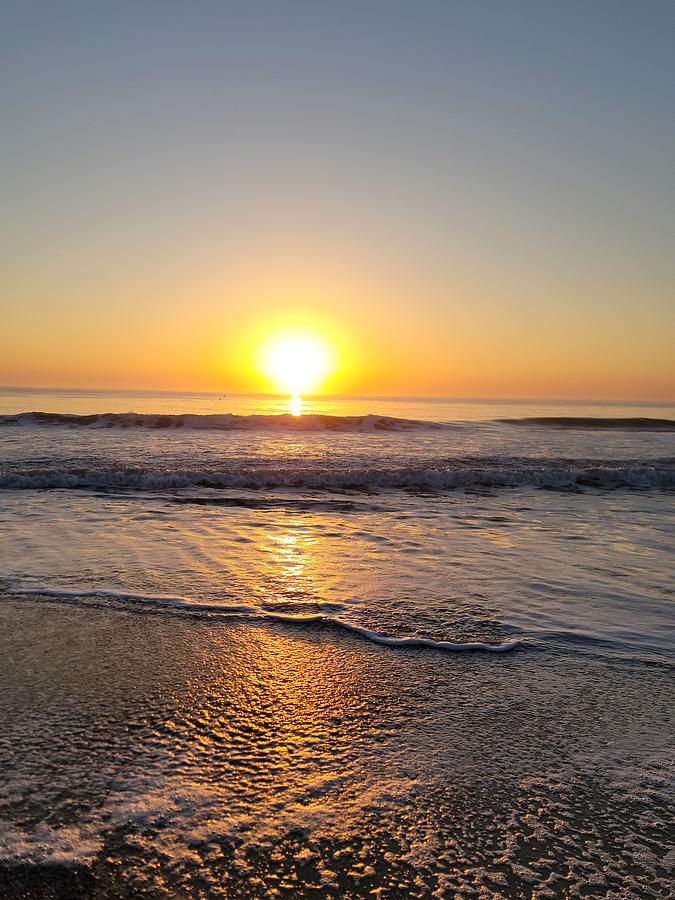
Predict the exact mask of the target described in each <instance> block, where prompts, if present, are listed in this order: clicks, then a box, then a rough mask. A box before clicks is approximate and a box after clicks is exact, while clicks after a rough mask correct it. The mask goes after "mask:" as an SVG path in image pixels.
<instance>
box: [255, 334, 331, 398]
mask: <svg viewBox="0 0 675 900" xmlns="http://www.w3.org/2000/svg"><path fill="white" fill-rule="evenodd" d="M258 367H259V369H260V371H261V372H262V374H263V375H264V376H265V378H266V379H267V380H268V381H269V382H270V384H271V386H272V387H273V388H274V390H275V391H278V392H279V393H280V394H292V395H300V394H307V393H312V392H313V391H316V390H317V389H318V388H319V387H320V386H321V384H322V382H323V381H324V380H325V379H326V378H327V377H328V375H330V374H331V372H332V370H333V369H334V368H335V354H334V352H333V350H332V348H331V347H330V346H329V345H328V343H327V342H326V341H325V340H324V339H323V338H322V337H321V336H320V335H319V334H316V333H315V332H312V331H301V330H296V329H293V330H289V331H278V332H275V333H274V334H272V335H270V337H268V338H267V340H266V341H265V342H264V343H263V344H262V346H261V348H260V352H259V355H258Z"/></svg>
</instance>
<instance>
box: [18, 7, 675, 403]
mask: <svg viewBox="0 0 675 900" xmlns="http://www.w3.org/2000/svg"><path fill="white" fill-rule="evenodd" d="M674 46H675V2H672V0H669V2H655V0H642V2H633V3H625V2H621V0H612V2H603V0H590V2H589V0H585V2H572V0H564V2H563V0H561V2H556V3H552V2H546V0H538V2H520V0H511V2H507V0H500V2H484V0H471V2H452V0H443V2H433V0H426V2H425V0H417V2H413V0H410V2H405V3H403V2H396V0H387V2H377V0H361V2H352V0H333V2H330V3H328V2H323V0H314V2H303V0H296V2H289V0H274V2H256V0H247V2H241V3H238V2H233V0H228V2H222V0H218V2H207V0H195V2H181V3H178V2H171V0H162V2H152V0H144V2H138V0H136V2H124V0H116V2H114V3H113V2H111V3H98V2H82V3H72V2H67V0H63V2H60V3H53V2H43V3H37V2H32V0H20V2H4V3H3V4H2V25H1V27H0V121H1V123H2V124H1V126H0V127H1V130H2V140H1V141H0V155H1V160H2V165H1V168H0V229H1V235H0V236H1V240H0V279H1V285H0V286H1V289H2V294H1V301H0V302H1V303H2V321H1V327H0V383H3V384H9V385H35V386H57V385H58V386H89V387H105V386H109V387H145V388H171V389H174V388H175V389H186V390H194V389H214V390H224V391H235V390H242V391H245V390H250V389H261V388H263V387H264V384H263V382H262V381H261V378H260V375H259V374H258V373H257V372H256V371H255V367H254V365H253V364H252V359H253V357H254V355H255V352H256V346H257V345H258V344H259V343H260V342H261V341H264V339H265V335H266V334H267V333H268V332H269V331H270V330H271V329H274V328H275V327H279V328H293V327H294V326H296V325H301V326H302V327H303V328H310V329H311V328H316V329H318V331H319V332H320V333H321V334H322V335H323V336H324V337H326V338H327V339H328V340H329V341H331V342H332V343H334V345H335V348H336V352H337V355H338V357H339V359H340V361H341V364H340V365H338V366H337V368H336V369H335V371H334V373H333V376H332V377H331V378H329V379H328V381H327V382H326V383H325V385H324V389H325V390H330V391H333V392H350V393H370V394H372V393H384V394H387V393H390V394H397V395H400V394H411V395H412V394H423V395H434V394H437V395H446V396H505V397H508V396H512V397H513V396H521V397H545V396H550V397H570V398H574V397H578V398H593V397H595V398H607V399H612V398H623V399H655V400H657V399H665V400H675V52H674V49H673V48H674Z"/></svg>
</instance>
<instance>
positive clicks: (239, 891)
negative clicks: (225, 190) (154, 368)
mask: <svg viewBox="0 0 675 900" xmlns="http://www.w3.org/2000/svg"><path fill="white" fill-rule="evenodd" d="M302 412H303V414H302V415H300V416H297V415H292V414H291V412H290V411H289V409H288V407H287V401H286V400H283V399H279V398H256V397H234V398H228V397H218V396H213V395H196V394H193V395H168V394H131V393H126V394H125V393H116V394H113V393H106V392H69V393H64V392H60V393H56V392H37V391H10V390H5V391H2V392H0V533H1V534H2V543H1V545H0V616H1V617H2V622H3V627H2V632H1V635H2V636H1V637H0V644H1V645H2V653H1V654H0V658H1V659H2V663H0V665H1V666H2V667H3V673H2V681H1V684H2V689H1V691H0V735H1V736H0V796H1V797H2V799H1V800H0V894H2V895H3V896H7V897H17V898H18V897H23V896H26V894H25V893H24V894H22V893H21V891H24V892H25V891H26V890H29V889H33V888H34V889H35V890H36V891H37V890H38V888H37V887H36V885H47V888H45V891H47V890H51V891H52V893H51V894H49V893H44V894H43V895H40V894H35V896H45V897H46V896H50V897H51V896H58V897H85V896H86V897H89V896H92V897H94V896H95V897H106V896H110V897H120V896H122V897H125V896H128V897H135V896H139V895H140V894H143V895H144V896H157V897H176V896H204V897H206V896H223V897H230V896H242V897H245V896H250V897H263V896H271V895H282V896H298V895H299V891H300V889H301V887H302V890H303V891H305V892H306V893H311V892H314V893H315V894H316V895H317V896H335V897H337V896H366V895H369V894H371V893H373V892H375V894H374V895H376V896H377V895H378V894H377V892H378V891H379V896H438V897H445V896H454V895H455V893H457V892H463V893H465V894H466V895H468V896H513V897H530V896H533V895H534V894H536V896H538V897H546V896H548V897H560V896H565V895H570V896H576V895H579V896H582V895H585V896H617V897H622V896H626V897H633V896H640V897H666V896H669V892H670V890H671V878H672V876H673V867H674V864H675V857H674V856H673V851H672V850H670V846H671V844H670V842H669V839H668V834H669V833H671V834H672V832H670V829H671V827H672V814H671V812H670V810H671V809H672V806H671V804H672V801H673V799H675V798H674V796H673V795H674V793H675V778H674V775H675V754H674V753H673V739H672V735H673V733H674V731H675V729H674V728H673V725H674V724H675V723H674V722H673V709H674V706H675V704H674V701H675V679H673V672H674V667H675V605H674V604H675V563H674V561H673V553H672V548H673V545H674V537H675V516H674V513H675V408H673V407H657V406H654V407H649V406H631V405H626V406H600V405H596V406H593V405H588V404H584V405H580V404H576V405H574V404H543V403H539V404H537V403H529V404H527V403H497V402H494V403H490V402H486V401H484V402H475V403H471V402H457V401H453V402H451V401H438V400H434V401H432V400H430V401H410V400H392V399H388V400H382V399H380V400H360V401H347V400H341V399H334V400H330V399H322V400H321V401H311V400H305V401H304V406H303V410H302ZM29 698H30V699H29ZM31 885H32V886H33V887H32V888H31ZM27 886H28V887H27ZM106 892H108V893H106ZM28 896H31V895H30V893H29V894H28Z"/></svg>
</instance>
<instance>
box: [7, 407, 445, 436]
mask: <svg viewBox="0 0 675 900" xmlns="http://www.w3.org/2000/svg"><path fill="white" fill-rule="evenodd" d="M0 425H23V426H45V425H46V426H49V425H52V426H54V425H61V426H63V425H66V426H69V427H72V428H151V429H155V430H159V429H167V428H172V429H174V428H187V429H195V430H198V431H300V432H305V431H345V432H367V431H415V430H427V429H439V428H444V427H447V426H444V425H442V424H440V423H438V422H421V421H418V420H416V419H398V418H396V417H393V416H376V415H367V416H329V415H320V414H318V413H312V414H307V415H301V416H294V415H291V414H290V413H279V414H278V415H250V416H242V415H234V414H232V413H222V414H217V415H216V414H214V415H196V414H195V415H193V414H186V415H159V414H156V413H93V414H92V415H86V416H85V415H74V414H70V413H52V412H25V413H18V414H17V415H4V416H0Z"/></svg>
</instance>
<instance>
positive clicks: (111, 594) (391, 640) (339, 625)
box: [10, 587, 522, 653]
mask: <svg viewBox="0 0 675 900" xmlns="http://www.w3.org/2000/svg"><path fill="white" fill-rule="evenodd" d="M10 593H12V594H21V595H30V596H41V597H55V598H59V599H62V600H66V601H71V600H77V599H78V598H87V597H91V598H100V599H103V600H113V601H118V602H122V603H125V602H126V603H148V604H156V605H157V606H160V607H161V606H163V607H168V608H174V609H175V608H179V609H182V610H184V611H185V612H193V613H217V614H219V615H220V616H223V617H228V618H230V617H239V618H246V619H253V620H263V621H269V622H286V623H288V624H291V625H303V626H308V625H309V626H312V625H316V626H321V627H332V628H336V629H340V630H342V631H348V632H350V633H352V634H356V635H358V636H359V637H362V638H365V639H366V640H368V641H371V642H372V643H375V644H381V645H382V646H385V647H428V648H431V649H432V650H447V651H450V652H462V651H470V650H473V651H477V650H481V651H484V652H486V653H505V652H507V651H509V650H515V649H516V647H519V646H520V645H521V644H522V641H521V640H520V639H513V640H509V641H502V642H501V643H497V644H490V643H486V642H484V641H436V640H432V639H431V638H423V637H395V636H392V635H388V634H382V633H381V632H379V631H371V630H370V629H368V628H364V627H363V626H361V625H354V624H352V623H351V622H346V621H345V620H344V619H340V618H338V617H337V616H331V615H327V614H323V613H321V614H317V615H293V614H291V613H276V612H269V611H268V610H264V609H261V608H260V607H258V606H248V605H228V604H224V603H194V602H192V601H190V600H187V599H186V598H184V597H173V596H166V595H163V594H138V593H127V592H125V591H109V590H70V591H68V590H61V589H55V588H44V587H25V588H13V589H11V591H10Z"/></svg>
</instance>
